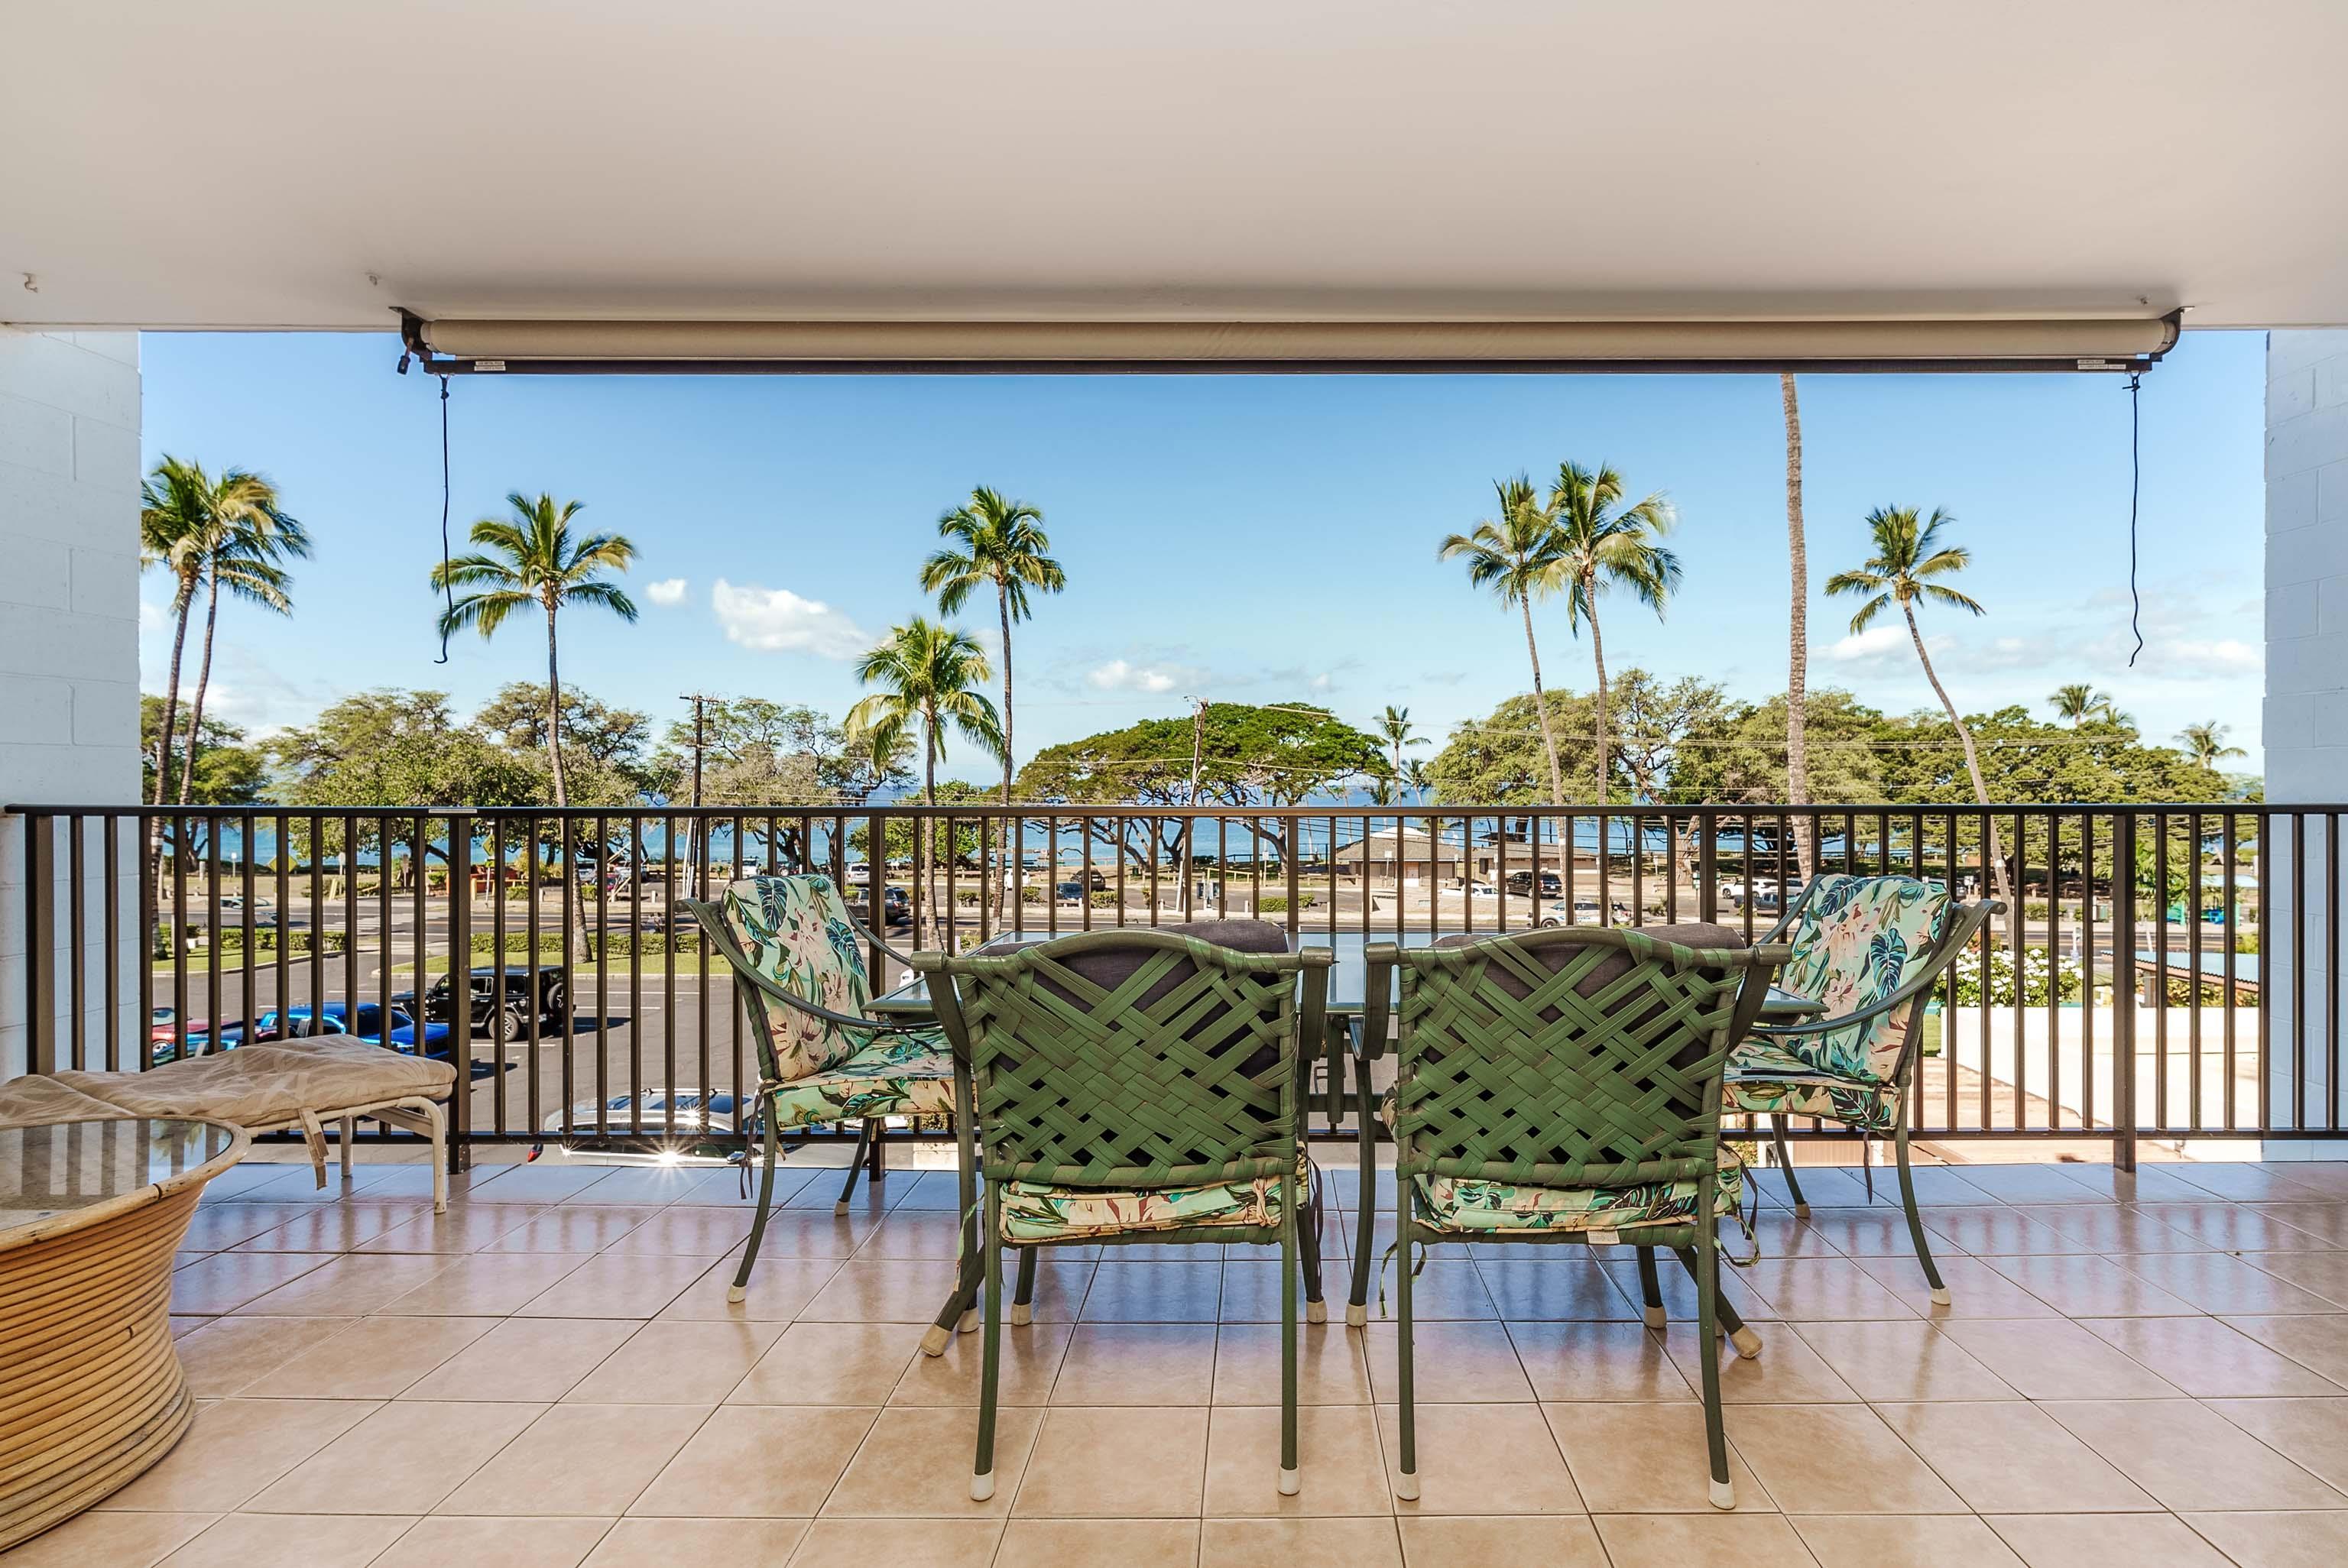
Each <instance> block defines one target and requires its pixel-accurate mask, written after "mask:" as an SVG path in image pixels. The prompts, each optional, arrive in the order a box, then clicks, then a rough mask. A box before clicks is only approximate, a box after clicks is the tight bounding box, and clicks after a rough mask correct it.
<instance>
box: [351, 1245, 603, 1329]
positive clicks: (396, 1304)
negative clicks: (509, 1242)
mask: <svg viewBox="0 0 2348 1568" xmlns="http://www.w3.org/2000/svg"><path fill="white" fill-rule="evenodd" d="M589 1262H592V1259H591V1258H590V1257H589V1256H588V1255H586V1254H584V1253H570V1252H476V1253H468V1254H466V1255H463V1256H461V1257H457V1258H452V1259H448V1260H447V1266H445V1267H444V1268H442V1269H441V1270H440V1272H439V1273H438V1274H436V1275H434V1276H432V1277H431V1278H429V1279H427V1280H426V1281H425V1282H424V1283H423V1284H422V1285H420V1286H417V1287H416V1288H415V1289H413V1290H411V1291H409V1292H408V1293H407V1295H405V1296H395V1297H393V1298H392V1299H391V1301H390V1302H389V1303H387V1304H386V1306H385V1307H384V1308H383V1310H384V1311H386V1312H401V1313H411V1314H421V1315H425V1316H429V1317H505V1316H507V1315H508V1314H510V1313H514V1312H519V1311H520V1310H521V1308H522V1307H523V1305H524V1304H525V1303H527V1302H528V1301H529V1300H530V1298H531V1297H532V1296H538V1295H540V1294H541V1293H542V1292H543V1291H544V1290H545V1289H546V1288H547V1286H551V1285H552V1284H554V1282H555V1281H557V1280H559V1279H561V1277H562V1276H564V1275H566V1274H569V1273H570V1272H571V1271H572V1270H573V1269H575V1268H578V1267H579V1266H582V1265H583V1264H586V1263H589ZM587 1316H590V1317H592V1316H595V1315H594V1314H592V1313H591V1314H588V1315H587Z"/></svg>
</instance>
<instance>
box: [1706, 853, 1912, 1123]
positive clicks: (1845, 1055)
mask: <svg viewBox="0 0 2348 1568" xmlns="http://www.w3.org/2000/svg"><path fill="white" fill-rule="evenodd" d="M1948 913H1949V890H1948V888H1947V887H1945V886H1942V885H1941V884H1940V883H1937V882H1921V881H1919V880H1917V879H1916V878H1915V877H1912V876H1820V877H1819V878H1818V881H1817V882H1816V883H1815V884H1813V885H1812V890H1811V893H1810V898H1809V902H1808V903H1807V904H1806V905H1804V906H1803V907H1802V917H1801V919H1800V921H1799V922H1798V923H1797V925H1796V927H1795V928H1794V930H1793V932H1792V935H1791V946H1792V948H1793V956H1792V957H1791V958H1788V959H1787V963H1786V968H1785V969H1784V971H1783V972H1782V976H1781V978H1780V979H1779V980H1778V984H1779V985H1781V986H1783V987H1784V988H1785V989H1787V990H1789V991H1794V992H1796V993H1797V994H1799V995H1802V996H1806V997H1815V998H1817V999H1819V1000H1820V1001H1823V1002H1824V1003H1826V1007H1827V1011H1826V1016H1827V1017H1828V1019H1833V1018H1837V1017H1839V1016H1841V1015H1842V1014H1844V1013H1849V1012H1856V1011H1858V1010H1859V1009H1860V1008H1863V1007H1866V1006H1867V1005H1868V1004H1869V1003H1870V1002H1875V1001H1879V1000H1881V999H1883V998H1885V997H1887V996H1890V994H1891V993H1892V992H1893V991H1895V990H1897V989H1900V986H1901V984H1903V983H1904V982H1905V981H1907V980H1908V979H1910V977H1911V976H1913V975H1914V974H1915V973H1916V972H1917V971H1918V970H1919V969H1921V968H1922V966H1923V964H1924V962H1925V959H1926V957H1927V955H1928V954H1930V953H1931V948H1932V944H1933V943H1934V942H1935V941H1936V940H1938V939H1939V938H1940V935H1941V926H1942V923H1943V922H1944V921H1945V920H1946V919H1947V918H1948ZM1907 1036H1908V1020H1907V1018H1906V1016H1905V1009H1895V1010H1894V1011H1892V1012H1889V1013H1886V1014H1884V1015H1883V1016H1882V1017H1880V1018H1873V1019H1869V1020H1867V1021H1866V1022H1865V1023H1859V1024H1853V1025H1851V1026H1850V1027H1849V1029H1838V1030H1831V1031H1829V1032H1828V1033H1825V1034H1806V1035H1791V1036H1787V1037H1786V1038H1785V1039H1783V1040H1777V1041H1769V1042H1766V1048H1767V1049H1769V1050H1776V1051H1779V1052H1781V1053H1782V1054H1783V1055H1786V1056H1789V1057H1792V1058H1794V1059H1796V1060H1797V1061H1800V1062H1801V1063H1802V1064H1803V1066H1804V1069H1805V1070H1806V1071H1807V1072H1810V1073H1817V1074H1824V1075H1826V1076H1827V1077H1828V1078H1830V1079H1833V1080H1836V1081H1846V1082H1856V1083H1863V1084H1874V1083H1885V1082H1889V1081H1890V1078H1891V1075H1892V1073H1893V1072H1894V1071H1897V1070H1898V1068H1899V1065H1900V1047H1901V1045H1902V1044H1904V1043H1905V1041H1906V1040H1907ZM1764 1044H1765V1042H1763V1041H1759V1040H1756V1041H1750V1042H1747V1043H1746V1044H1745V1045H1742V1046H1739V1047H1738V1048H1737V1050H1736V1052H1735V1055H1734V1056H1732V1057H1731V1058H1730V1060H1729V1069H1728V1075H1729V1077H1730V1078H1731V1079H1737V1078H1739V1077H1751V1076H1757V1073H1755V1072H1752V1071H1748V1068H1758V1067H1759V1066H1760V1065H1761V1063H1762V1061H1763V1059H1762V1058H1761V1057H1759V1056H1757V1055H1756V1052H1757V1051H1759V1050H1762V1049H1764Z"/></svg>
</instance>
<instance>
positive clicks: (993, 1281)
mask: <svg viewBox="0 0 2348 1568" xmlns="http://www.w3.org/2000/svg"><path fill="white" fill-rule="evenodd" d="M1002 1202H1003V1200H1002V1198H1001V1197H1000V1196H999V1195H998V1194H997V1193H996V1190H995V1188H994V1184H992V1183H990V1184H988V1185H987V1191H986V1214H985V1223H984V1225H983V1227H982V1228H983V1231H984V1232H985V1235H986V1246H985V1249H984V1250H985V1254H986V1290H985V1308H984V1312H985V1323H984V1326H983V1327H982V1329H981V1333H982V1334H983V1336H984V1338H983V1342H982V1344H981V1346H980V1349H979V1371H978V1458H977V1459H976V1460H974V1461H973V1463H972V1465H971V1468H970V1498H971V1501H973V1502H984V1501H986V1500H987V1499H989V1498H991V1497H993V1496H994V1397H995V1394H996V1391H997V1389H999V1388H1000V1386H1001V1381H1002V1377H1003V1248H1002V1247H1000V1246H998V1245H995V1240H994V1238H995V1237H996V1236H997V1235H1001V1234H1002V1219H1001V1215H1000V1213H999V1211H1000V1208H1001V1205H1002Z"/></svg>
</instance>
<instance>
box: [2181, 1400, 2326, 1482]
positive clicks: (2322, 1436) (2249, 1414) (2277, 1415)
mask: <svg viewBox="0 0 2348 1568" xmlns="http://www.w3.org/2000/svg"><path fill="white" fill-rule="evenodd" d="M2206 1402H2207V1403H2208V1404H2209V1408H2210V1409H2213V1410H2215V1411H2217V1412H2218V1413H2219V1415H2221V1416H2223V1417H2225V1418H2226V1419H2228V1420H2230V1421H2231V1422H2233V1423H2234V1424H2235V1425H2236V1426H2238V1427H2240V1428H2241V1429H2242V1430H2244V1431H2246V1432H2248V1433H2250V1435H2251V1436H2252V1437H2254V1438H2256V1439H2258V1440H2260V1442H2262V1443H2264V1444H2266V1445H2267V1447H2269V1448H2271V1449H2272V1450H2275V1451H2276V1452H2277V1453H2279V1454H2281V1455H2282V1456H2283V1457H2284V1458H2285V1459H2288V1460H2291V1461H2292V1462H2294V1463H2296V1464H2298V1465H2300V1466H2302V1468H2304V1469H2306V1470H2308V1471H2312V1472H2313V1473H2315V1474H2316V1475H2318V1476H2321V1477H2322V1479H2323V1480H2325V1481H2329V1482H2331V1483H2332V1485H2333V1486H2334V1487H2338V1488H2340V1489H2341V1490H2343V1491H2348V1395H2339V1396H2334V1397H2332V1398H2328V1399H2210V1400H2208V1401H2206Z"/></svg>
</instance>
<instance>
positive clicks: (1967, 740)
mask: <svg viewBox="0 0 2348 1568" xmlns="http://www.w3.org/2000/svg"><path fill="white" fill-rule="evenodd" d="M1900 614H1902V615H1904V616H1906V617H1907V618H1908V640H1909V641H1911V642H1913V643H1914V644H1915V645H1916V659H1917V662H1919V663H1921V664H1922V665H1923V666H1924V679H1925V680H1927V681H1929V682H1931V684H1932V694H1933V695H1934V696H1936V697H1938V698H1940V699H1941V707H1942V708H1943V709H1945V710H1946V711H1947V712H1948V715H1949V723H1952V724H1954V725H1955V726H1956V727H1957V743H1958V744H1959V745H1962V747H1964V749H1965V772H1966V773H1968V774H1972V781H1973V799H1974V800H1976V801H1978V802H1980V803H1981V804H1982V806H1983V807H1984V808H1986V807H1987V806H1988V804H1989V785H1988V784H1984V783H1982V771H1981V757H1980V754H1979V753H1976V752H1975V751H1974V750H1973V733H1972V731H1971V730H1969V729H1967V728H1966V727H1965V722H1964V720H1963V719H1962V718H1961V717H1959V716H1958V713H1957V705H1956V704H1955V703H1954V702H1950V701H1949V692H1948V688H1946V687H1944V686H1942V685H1941V677H1940V676H1939V675H1938V674H1936V673H1935V672H1934V671H1933V669H1932V659H1931V655H1930V654H1928V653H1926V652H1925V651H1924V634H1923V633H1922V632H1921V631H1920V630H1917V628H1916V612H1915V610H1912V609H1910V607H1909V606H1907V605H1904V604H1903V605H1901V606H1900ZM1982 856H1983V857H1984V858H1985V859H1987V860H1988V861H1989V864H1990V870H1991V871H1992V873H1993V874H1994V875H1995V876H1996V877H1997V896H1998V897H2000V898H2003V899H2004V900H2005V907H2006V919H2007V920H2008V921H2009V922H2011V923H2012V928H2013V930H2015V931H2019V930H2021V928H2022V926H2021V919H2022V907H2021V906H2020V905H2018V904H2016V903H2015V902H2014V901H2013V879H2012V878H2011V877H2009V876H2006V873H2005V857H2004V856H2003V855H2001V854H1999V853H1998V847H1997V824H1996V823H1995V822H1993V821H1992V820H1991V819H1990V816H1989V814H1988V812H1987V810H1986V809H1984V810H1983V812H1982ZM1917 869H1918V870H1920V871H1921V869H1922V866H1921V863H1920V864H1919V866H1918V867H1917Z"/></svg>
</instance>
